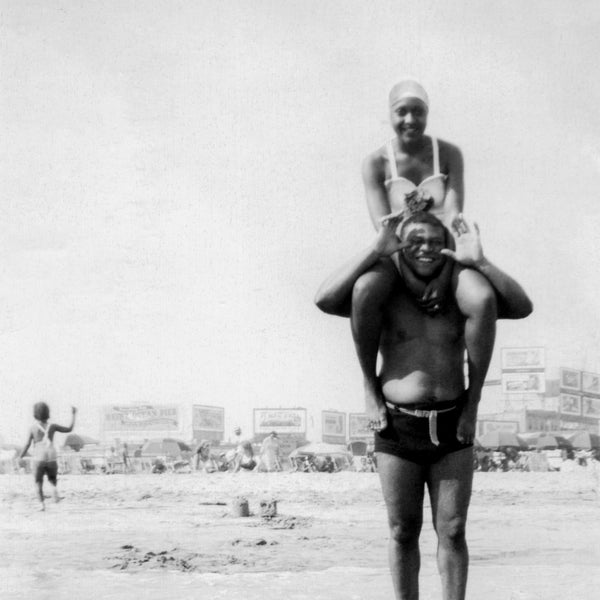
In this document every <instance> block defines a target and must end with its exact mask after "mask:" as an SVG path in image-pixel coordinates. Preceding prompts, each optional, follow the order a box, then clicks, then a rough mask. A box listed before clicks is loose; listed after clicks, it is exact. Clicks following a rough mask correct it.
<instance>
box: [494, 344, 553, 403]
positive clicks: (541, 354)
mask: <svg viewBox="0 0 600 600" xmlns="http://www.w3.org/2000/svg"><path fill="white" fill-rule="evenodd" d="M545 372H546V352H545V349H544V348H538V347H534V348H502V392H503V393H504V394H544V393H545V392H546V375H545Z"/></svg>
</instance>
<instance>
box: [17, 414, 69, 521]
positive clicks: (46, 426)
mask: <svg viewBox="0 0 600 600" xmlns="http://www.w3.org/2000/svg"><path fill="white" fill-rule="evenodd" d="M76 414H77V409H76V408H75V407H74V406H72V407H71V415H72V417H71V425H69V426H68V427H65V426H63V425H57V424H56V423H50V421H49V419H50V408H49V407H48V405H47V404H46V403H45V402H36V404H35V405H34V407H33V417H34V419H35V423H34V424H33V426H32V427H31V429H30V431H29V437H28V438H27V443H26V444H25V446H24V447H23V449H22V450H21V454H20V458H23V457H24V456H25V455H26V454H27V451H28V450H29V446H31V444H33V461H32V462H33V465H32V468H33V477H34V480H35V484H36V486H37V492H38V497H39V499H40V503H41V506H40V510H45V509H46V505H45V504H44V489H43V486H44V474H45V475H46V477H48V482H49V483H50V485H51V486H52V495H53V497H54V501H55V502H59V501H60V500H61V498H60V496H59V495H58V489H57V483H58V481H57V479H58V478H57V475H58V462H57V454H56V448H55V447H54V434H55V433H56V432H57V431H58V432H60V433H70V432H71V431H73V427H74V426H75V415H76Z"/></svg>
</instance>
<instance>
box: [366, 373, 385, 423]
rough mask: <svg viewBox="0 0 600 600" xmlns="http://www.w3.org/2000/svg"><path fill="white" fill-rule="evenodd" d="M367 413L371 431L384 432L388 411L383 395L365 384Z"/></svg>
mask: <svg viewBox="0 0 600 600" xmlns="http://www.w3.org/2000/svg"><path fill="white" fill-rule="evenodd" d="M365 412H366V413H367V417H368V419H369V421H368V427H369V429H370V430H371V431H383V430H384V429H385V428H386V427H387V411H386V409H385V404H384V403H383V399H382V398H381V395H380V394H379V392H378V391H377V390H376V389H373V387H372V386H370V385H368V384H365Z"/></svg>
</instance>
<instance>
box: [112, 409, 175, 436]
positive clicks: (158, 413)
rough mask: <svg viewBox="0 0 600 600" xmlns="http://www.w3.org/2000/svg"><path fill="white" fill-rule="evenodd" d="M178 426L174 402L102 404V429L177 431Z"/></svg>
mask: <svg viewBox="0 0 600 600" xmlns="http://www.w3.org/2000/svg"><path fill="white" fill-rule="evenodd" d="M179 426H180V420H179V407H178V406H177V405H176V404H143V405H142V404H134V405H129V406H104V407H103V409H102V427H103V430H104V431H114V432H116V431H129V432H131V431H139V432H145V431H177V430H178V429H179Z"/></svg>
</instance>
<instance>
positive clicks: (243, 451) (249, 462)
mask: <svg viewBox="0 0 600 600" xmlns="http://www.w3.org/2000/svg"><path fill="white" fill-rule="evenodd" d="M255 467H256V460H255V458H254V449H253V448H252V444H251V443H250V442H249V441H247V440H246V441H243V442H240V445H239V446H238V447H237V450H236V452H235V458H234V459H233V469H232V470H233V472H234V473H237V472H238V471H239V470H240V469H244V470H245V471H252V470H253V469H254V468H255Z"/></svg>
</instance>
